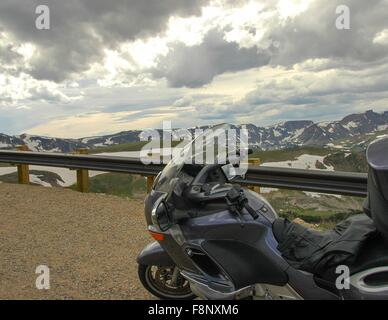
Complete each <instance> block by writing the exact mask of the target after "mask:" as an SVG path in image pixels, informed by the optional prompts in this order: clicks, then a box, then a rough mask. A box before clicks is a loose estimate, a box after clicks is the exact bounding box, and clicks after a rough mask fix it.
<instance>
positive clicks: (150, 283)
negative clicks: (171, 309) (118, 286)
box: [138, 264, 196, 300]
mask: <svg viewBox="0 0 388 320" xmlns="http://www.w3.org/2000/svg"><path fill="white" fill-rule="evenodd" d="M138 274H139V278H140V281H141V283H142V284H143V286H144V288H146V289H147V290H148V291H149V292H150V293H152V294H153V295H154V296H156V297H158V298H160V299H164V300H192V299H194V298H195V297H196V296H195V295H194V294H193V293H192V292H191V289H190V284H189V282H188V281H187V280H186V279H185V278H184V277H182V275H181V274H180V273H179V270H178V269H177V267H176V266H170V267H165V266H152V265H144V264H139V266H138Z"/></svg>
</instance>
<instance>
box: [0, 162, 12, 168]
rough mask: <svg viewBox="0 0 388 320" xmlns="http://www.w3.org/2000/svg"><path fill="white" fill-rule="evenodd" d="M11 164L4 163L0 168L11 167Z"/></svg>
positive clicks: (1, 163) (0, 163)
mask: <svg viewBox="0 0 388 320" xmlns="http://www.w3.org/2000/svg"><path fill="white" fill-rule="evenodd" d="M10 166H11V164H10V163H3V162H0V167H10Z"/></svg>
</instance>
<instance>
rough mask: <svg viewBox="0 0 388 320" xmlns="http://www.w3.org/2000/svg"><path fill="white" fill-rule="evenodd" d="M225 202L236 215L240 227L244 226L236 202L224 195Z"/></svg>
mask: <svg viewBox="0 0 388 320" xmlns="http://www.w3.org/2000/svg"><path fill="white" fill-rule="evenodd" d="M226 203H227V204H228V207H229V210H230V211H231V212H232V213H233V214H235V215H236V217H237V220H238V221H239V222H240V225H241V228H244V226H245V223H244V220H243V217H242V214H241V212H240V210H239V209H238V207H237V205H236V203H234V202H232V201H231V200H230V199H229V198H228V197H226Z"/></svg>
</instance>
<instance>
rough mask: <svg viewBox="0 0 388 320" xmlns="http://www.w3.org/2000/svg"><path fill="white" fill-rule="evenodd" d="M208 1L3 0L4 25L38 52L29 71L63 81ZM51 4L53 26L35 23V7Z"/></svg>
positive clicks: (0, 24) (0, 5) (0, 21)
mask: <svg viewBox="0 0 388 320" xmlns="http://www.w3.org/2000/svg"><path fill="white" fill-rule="evenodd" d="M203 3H205V0H163V1H154V0H115V1H106V0H50V1H47V0H46V1H41V0H2V1H1V2H0V27H3V28H4V30H5V31H7V32H10V33H11V34H13V35H14V36H15V37H16V38H17V39H18V40H19V41H21V42H31V43H33V44H35V45H37V46H38V49H39V52H38V54H37V55H35V56H34V58H33V60H32V67H31V70H29V72H30V74H31V75H33V76H34V77H35V78H37V79H47V80H53V81H57V82H59V81H62V80H64V79H66V78H68V77H69V76H70V75H71V74H72V73H78V72H82V71H85V70H87V69H88V68H89V66H90V64H91V63H93V62H95V61H98V60H100V59H101V57H102V53H103V49H104V48H106V47H113V48H114V47H115V46H116V45H117V44H118V43H119V42H121V41H124V40H132V39H134V38H136V37H145V36H148V35H151V34H154V33H158V32H161V31H162V30H163V29H164V27H165V25H166V23H167V21H168V19H169V17H170V16H173V15H180V16H185V15H193V14H198V13H200V7H201V4H203ZM42 4H45V5H48V6H49V8H50V14H51V15H50V22H51V28H50V30H37V29H36V28H35V19H36V17H37V15H36V14H35V8H36V7H37V6H38V5H42Z"/></svg>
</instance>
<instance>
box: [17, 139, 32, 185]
mask: <svg viewBox="0 0 388 320" xmlns="http://www.w3.org/2000/svg"><path fill="white" fill-rule="evenodd" d="M16 149H17V150H18V151H30V149H28V146H26V145H20V146H17V147H16ZM16 166H17V168H18V182H19V183H21V184H29V183H30V170H29V166H28V164H17V165H16Z"/></svg>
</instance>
